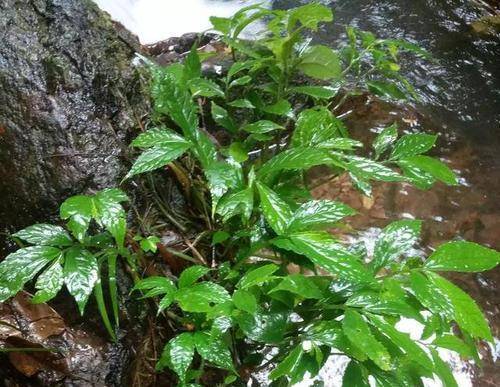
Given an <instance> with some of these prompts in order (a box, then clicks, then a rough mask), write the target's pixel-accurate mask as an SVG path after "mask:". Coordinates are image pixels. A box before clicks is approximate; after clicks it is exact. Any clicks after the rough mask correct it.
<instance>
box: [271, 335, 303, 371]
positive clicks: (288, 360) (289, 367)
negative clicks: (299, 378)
mask: <svg viewBox="0 0 500 387" xmlns="http://www.w3.org/2000/svg"><path fill="white" fill-rule="evenodd" d="M303 354H304V350H303V349H302V343H301V344H299V345H297V346H296V347H295V348H294V349H293V350H292V351H291V352H290V353H289V354H288V355H287V356H286V357H285V358H284V359H283V361H281V362H280V363H279V364H278V365H277V366H276V368H275V369H273V370H272V371H271V373H270V374H269V379H271V380H275V379H278V378H280V377H282V376H290V375H291V374H293V373H294V372H295V369H296V368H297V367H298V366H299V364H300V360H301V359H302V355H303Z"/></svg>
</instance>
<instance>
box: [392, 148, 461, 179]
mask: <svg viewBox="0 0 500 387" xmlns="http://www.w3.org/2000/svg"><path fill="white" fill-rule="evenodd" d="M400 162H403V163H405V164H407V165H410V166H412V167H414V168H418V169H420V170H422V171H424V172H425V173H428V174H429V175H431V176H432V177H433V178H435V179H436V180H440V181H442V182H443V183H446V184H448V185H456V184H458V181H457V176H456V175H455V173H454V172H453V171H452V170H451V169H450V168H448V166H447V165H446V164H445V163H443V162H442V161H439V160H437V159H435V158H432V157H429V156H421V155H417V156H411V157H406V158H404V159H401V160H400Z"/></svg>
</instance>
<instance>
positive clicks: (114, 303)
mask: <svg viewBox="0 0 500 387" xmlns="http://www.w3.org/2000/svg"><path fill="white" fill-rule="evenodd" d="M116 260H117V254H116V253H113V254H109V255H108V283H109V295H110V297H111V307H112V308H113V318H114V321H115V326H116V327H119V326H120V318H119V310H118V287H117V285H116Z"/></svg>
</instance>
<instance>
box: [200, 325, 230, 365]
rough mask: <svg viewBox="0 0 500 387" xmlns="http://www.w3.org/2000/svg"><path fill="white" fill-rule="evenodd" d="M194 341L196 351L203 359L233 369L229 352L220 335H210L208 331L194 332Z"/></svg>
mask: <svg viewBox="0 0 500 387" xmlns="http://www.w3.org/2000/svg"><path fill="white" fill-rule="evenodd" d="M194 343H195V347H196V351H197V352H198V353H199V354H200V356H201V357H202V358H203V359H205V360H207V361H209V362H210V363H212V364H215V365H216V366H217V367H219V368H224V369H226V370H233V369H234V366H233V359H232V357H231V352H230V351H229V349H228V348H227V345H226V344H225V343H224V341H223V340H222V338H221V337H220V336H216V335H211V334H210V333H208V332H196V333H195V334H194Z"/></svg>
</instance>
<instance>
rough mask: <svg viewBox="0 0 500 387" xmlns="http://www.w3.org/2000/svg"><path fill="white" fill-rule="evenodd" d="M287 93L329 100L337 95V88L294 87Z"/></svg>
mask: <svg viewBox="0 0 500 387" xmlns="http://www.w3.org/2000/svg"><path fill="white" fill-rule="evenodd" d="M288 91H289V92H291V93H298V94H305V95H308V96H310V97H313V98H317V99H331V98H333V97H335V96H336V95H337V93H338V92H339V88H338V87H332V86H296V87H291V88H289V89H288Z"/></svg>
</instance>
